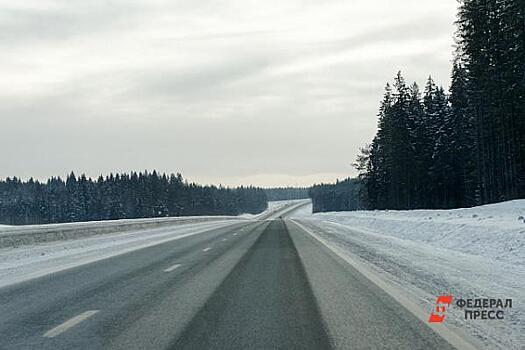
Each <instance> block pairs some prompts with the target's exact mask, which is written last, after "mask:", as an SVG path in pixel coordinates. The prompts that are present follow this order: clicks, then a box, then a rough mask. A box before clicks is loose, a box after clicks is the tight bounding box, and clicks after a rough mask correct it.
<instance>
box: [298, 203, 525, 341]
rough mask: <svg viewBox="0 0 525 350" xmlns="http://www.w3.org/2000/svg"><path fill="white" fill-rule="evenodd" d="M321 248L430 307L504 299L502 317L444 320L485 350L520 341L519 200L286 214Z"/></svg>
mask: <svg viewBox="0 0 525 350" xmlns="http://www.w3.org/2000/svg"><path fill="white" fill-rule="evenodd" d="M292 216H293V217H294V218H296V219H297V220H298V221H299V222H300V223H302V224H304V225H305V226H306V227H308V228H310V229H311V231H312V232H313V233H314V234H316V235H317V236H318V237H320V238H321V239H323V240H324V241H326V242H328V244H329V245H331V246H333V247H334V248H336V249H339V250H341V251H343V252H345V254H348V256H349V257H352V258H353V259H357V260H359V261H361V262H362V263H363V264H365V265H366V266H368V267H369V268H371V269H372V270H373V271H375V272H376V273H377V274H378V275H380V276H382V278H384V279H385V280H387V281H389V282H390V283H391V284H393V285H397V286H398V287H399V288H401V289H402V290H403V291H405V292H406V294H407V296H409V297H410V298H411V299H412V300H413V301H414V302H416V303H418V304H419V305H420V307H421V308H422V309H424V310H427V311H428V312H430V310H431V308H432V306H433V303H434V301H435V298H436V296H437V295H440V294H452V295H454V296H455V297H456V298H460V297H462V298H483V297H489V298H504V299H506V298H512V299H513V303H514V305H513V306H514V307H513V308H512V309H510V310H508V311H507V312H506V315H505V320H502V321H499V320H498V321H495V320H491V321H487V320H484V321H482V320H465V319H464V315H463V313H462V312H461V310H459V309H458V308H456V309H452V311H451V313H450V316H447V317H448V318H447V321H446V322H447V324H448V325H449V326H451V327H452V328H455V329H456V330H458V331H459V332H465V333H466V334H467V335H468V336H472V337H473V338H474V339H476V341H477V342H479V344H478V345H479V347H481V348H487V349H522V348H523V345H524V344H525V339H524V336H523V335H522V333H523V332H522V330H523V329H525V222H524V221H523V217H525V200H515V201H509V202H504V203H498V204H491V205H484V206H479V207H474V208H468V209H454V210H413V211H357V212H338V213H318V214H311V207H305V208H303V209H302V210H299V211H297V212H295V213H294V214H293V215H292Z"/></svg>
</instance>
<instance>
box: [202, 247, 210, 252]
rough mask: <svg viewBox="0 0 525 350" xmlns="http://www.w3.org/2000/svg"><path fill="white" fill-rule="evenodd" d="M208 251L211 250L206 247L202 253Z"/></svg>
mask: <svg viewBox="0 0 525 350" xmlns="http://www.w3.org/2000/svg"><path fill="white" fill-rule="evenodd" d="M209 250H211V248H210V247H208V248H204V249H203V250H202V251H203V252H207V251H209Z"/></svg>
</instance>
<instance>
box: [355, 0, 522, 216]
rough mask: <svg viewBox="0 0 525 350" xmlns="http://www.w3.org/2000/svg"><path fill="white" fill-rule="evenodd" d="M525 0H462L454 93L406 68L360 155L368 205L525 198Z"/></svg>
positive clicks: (407, 206)
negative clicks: (414, 79)
mask: <svg viewBox="0 0 525 350" xmlns="http://www.w3.org/2000/svg"><path fill="white" fill-rule="evenodd" d="M524 8H525V2H523V1H522V0H462V1H461V2H460V7H459V14H458V20H457V26H458V31H457V37H456V41H457V51H456V53H455V60H454V64H453V68H452V82H451V86H450V91H449V92H448V93H447V92H446V91H445V90H444V89H443V88H442V87H439V86H437V85H436V84H435V83H434V81H433V80H432V78H429V79H428V81H427V83H426V86H425V88H424V91H423V92H422V93H421V92H420V90H419V87H418V86H417V84H415V83H414V84H411V85H407V83H406V82H405V80H404V79H403V77H402V75H401V73H399V74H398V75H397V76H396V78H395V80H394V83H393V86H390V85H389V84H387V86H386V91H385V95H384V97H383V101H382V102H381V107H380V109H379V122H378V131H377V134H376V136H375V137H374V139H373V141H372V143H371V144H370V145H369V146H367V147H365V148H364V149H363V150H362V153H361V155H360V156H359V157H358V159H357V168H358V169H359V170H360V179H361V181H362V182H363V185H364V187H363V188H364V190H363V193H362V195H363V196H362V197H363V200H364V201H365V202H366V206H367V207H368V208H369V209H386V208H391V209H414V208H455V207H465V206H473V205H479V204H484V203H491V202H497V201H503V200H509V199H515V198H524V197H525V11H524Z"/></svg>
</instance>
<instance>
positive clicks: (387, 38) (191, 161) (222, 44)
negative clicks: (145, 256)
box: [0, 0, 457, 186]
mask: <svg viewBox="0 0 525 350" xmlns="http://www.w3.org/2000/svg"><path fill="white" fill-rule="evenodd" d="M456 8H457V2H456V0H439V1H438V0H395V1H394V0H352V1H350V0H340V1H336V0H329V1H327V0H323V1H321V0H319V1H313V0H308V1H287V0H265V1H253V0H237V1H207V0H198V1H190V0H188V1H185V0H184V1H161V0H141V1H139V0H134V1H132V0H122V1H120V0H97V1H86V0H57V1H47V0H23V1H12V0H0V122H1V123H0V178H4V177H7V176H19V177H22V178H28V177H30V176H33V177H36V178H40V179H43V178H47V177H49V176H52V175H60V176H63V175H65V174H66V173H68V172H69V171H71V170H74V171H75V172H76V173H77V174H80V173H86V174H87V175H90V176H97V175H99V174H100V173H103V174H106V173H109V172H117V171H118V172H121V171H130V170H142V169H154V168H155V169H158V170H160V171H166V172H182V174H183V175H184V177H186V178H188V179H190V180H192V181H197V182H201V183H215V184H218V183H222V184H226V185H238V184H255V185H263V186H271V185H309V184H311V183H312V182H320V181H325V182H328V181H334V180H335V179H336V178H344V177H347V176H351V175H355V171H354V169H353V168H352V167H351V165H350V164H351V163H352V162H353V161H354V159H355V156H356V154H357V153H358V149H359V147H361V146H363V145H364V144H365V143H367V142H369V141H370V140H371V138H372V137H373V135H374V133H375V130H376V123H377V117H376V114H377V109H378V105H379V101H380V100H381V98H382V93H383V88H384V85H385V83H386V82H387V81H389V80H391V79H392V78H393V76H394V75H395V74H396V72H397V71H398V70H399V69H401V70H402V71H403V73H404V75H405V77H406V78H407V80H409V81H414V80H416V81H418V83H420V84H424V81H425V78H426V77H427V76H428V75H429V74H432V75H433V76H434V77H435V79H436V80H437V82H438V83H440V84H443V85H445V86H448V81H449V75H450V66H451V57H452V51H453V39H452V37H453V33H454V25H453V22H454V20H455V13H456Z"/></svg>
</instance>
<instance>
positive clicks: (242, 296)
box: [0, 216, 453, 350]
mask: <svg viewBox="0 0 525 350" xmlns="http://www.w3.org/2000/svg"><path fill="white" fill-rule="evenodd" d="M0 301H1V302H0V348H1V349H5V350H7V349H17V350H18V349H452V348H453V347H452V346H451V345H450V344H449V343H448V342H447V341H445V340H444V339H443V338H441V337H440V336H439V335H437V334H436V333H434V332H433V331H432V330H431V329H430V328H429V327H428V326H427V325H426V324H425V323H424V322H421V321H420V320H419V319H418V318H416V317H415V316H413V315H412V314H411V313H410V312H409V311H407V310H406V309H405V308H404V307H403V306H402V305H400V304H399V303H398V302H397V301H396V300H394V299H393V298H392V297H390V296H389V295H388V294H387V293H385V292H384V291H383V290H381V289H380V288H379V287H377V286H376V285H375V284H373V283H371V282H370V281H369V280H368V279H367V278H366V277H365V276H364V275H362V274H361V273H360V272H358V271H357V270H355V269H354V268H352V267H351V266H350V265H349V264H348V263H346V262H345V261H344V260H342V259H341V258H339V257H338V256H337V255H336V254H334V253H333V252H332V251H331V250H329V249H328V248H327V247H325V246H323V245H322V244H320V243H319V242H318V241H317V240H315V239H314V238H313V237H311V236H310V235H309V234H308V233H307V232H305V231H304V230H303V229H302V228H301V227H300V226H298V225H296V224H295V223H294V222H292V221H290V220H287V219H280V218H278V217H275V216H274V217H272V218H269V219H266V220H247V221H246V222H235V223H232V224H231V225H228V226H226V227H222V228H218V229H212V230H209V231H206V232H204V233H201V234H196V235H192V236H189V237H186V238H183V239H179V240H174V241H171V242H165V243H162V244H158V245H155V246H151V247H147V248H144V249H139V250H136V251H132V252H128V253H125V254H121V255H118V256H114V257H111V258H107V259H104V260H100V261H96V262H92V263H89V264H85V265H82V266H78V267H74V268H71V269H67V270H64V271H61V272H57V273H53V274H49V275H46V276H43V277H39V278H35V279H32V280H29V281H26V282H22V283H18V284H15V285H11V286H7V287H4V288H1V289H0Z"/></svg>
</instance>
